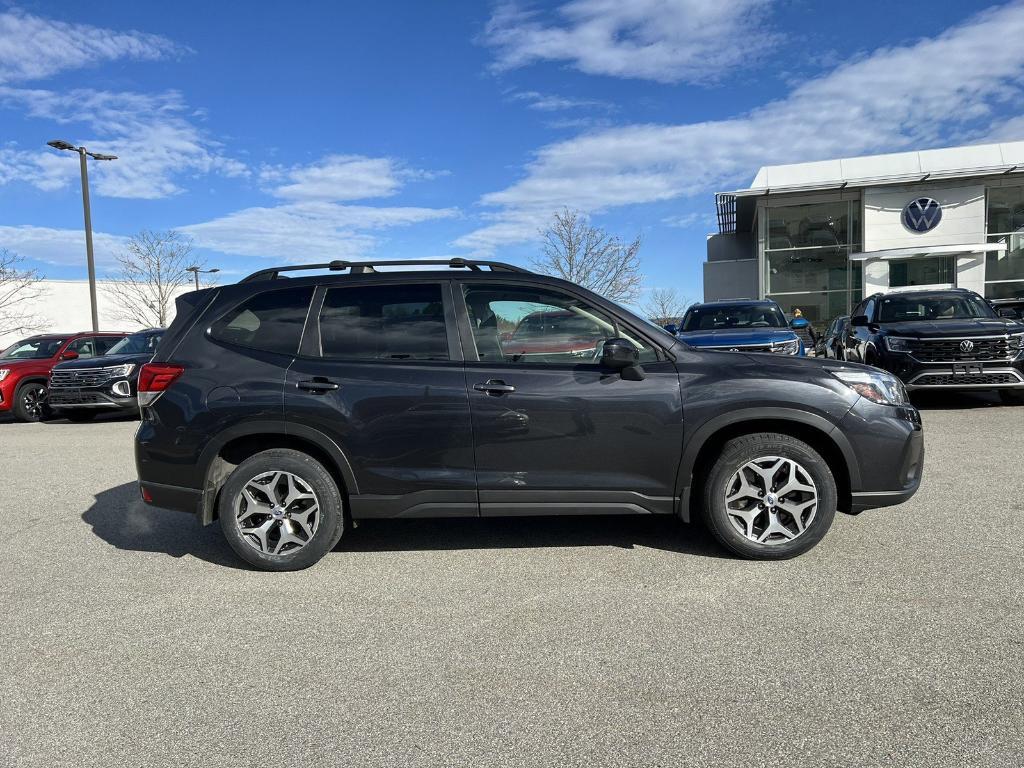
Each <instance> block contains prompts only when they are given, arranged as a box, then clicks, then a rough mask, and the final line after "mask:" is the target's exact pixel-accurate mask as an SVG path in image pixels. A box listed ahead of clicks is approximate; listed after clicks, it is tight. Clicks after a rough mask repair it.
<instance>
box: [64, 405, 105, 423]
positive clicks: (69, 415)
mask: <svg viewBox="0 0 1024 768" xmlns="http://www.w3.org/2000/svg"><path fill="white" fill-rule="evenodd" d="M57 415H58V416H62V417H63V418H65V419H67V420H68V421H74V422H85V421H92V420H93V419H95V418H96V411H87V410H85V409H84V408H71V409H65V410H60V411H57Z"/></svg>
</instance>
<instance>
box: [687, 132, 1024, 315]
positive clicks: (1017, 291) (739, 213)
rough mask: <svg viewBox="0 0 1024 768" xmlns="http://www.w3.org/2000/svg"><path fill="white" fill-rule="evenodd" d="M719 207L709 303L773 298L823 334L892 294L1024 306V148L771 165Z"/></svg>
mask: <svg viewBox="0 0 1024 768" xmlns="http://www.w3.org/2000/svg"><path fill="white" fill-rule="evenodd" d="M716 201H717V205H718V215H719V233H718V234H716V235H712V236H710V237H709V238H708V260H707V262H706V263H705V265H704V294H705V300H708V301H710V300H714V299H721V298H740V297H757V298H763V297H769V298H772V299H774V300H776V301H777V302H779V304H780V305H781V306H782V309H783V310H784V311H786V312H792V311H793V310H794V309H797V308H799V309H801V310H802V311H803V313H804V315H806V316H807V317H808V318H809V319H810V320H811V321H812V322H814V323H815V324H816V325H824V324H827V323H828V322H829V321H830V320H831V319H832V318H834V317H836V316H838V315H843V314H849V312H850V310H851V308H852V307H853V306H855V305H856V304H858V303H859V302H860V300H861V299H862V298H863V297H864V296H867V295H870V294H872V293H876V292H880V291H881V292H884V291H887V290H890V289H896V288H906V287H941V288H948V287H961V288H969V289H971V290H974V291H977V292H978V293H979V294H981V295H983V296H985V297H987V298H990V299H997V298H1013V297H1024V142H1012V143H1004V144H988V145H979V146H970V147H954V148H949V149H938V150H927V151H921V152H904V153H899V154H890V155H875V156H869V157H856V158H847V159H842V160H829V161H824V162H815V163H803V164H798V165H782V166H768V167H764V168H761V170H760V171H759V172H758V174H757V176H756V177H755V179H754V181H753V183H752V184H751V186H750V188H749V189H744V190H737V191H735V192H729V193H722V194H719V195H717V200H716Z"/></svg>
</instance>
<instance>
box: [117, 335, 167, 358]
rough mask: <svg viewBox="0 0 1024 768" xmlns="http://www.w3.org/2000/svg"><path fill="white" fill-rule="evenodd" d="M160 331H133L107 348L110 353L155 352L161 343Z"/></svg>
mask: <svg viewBox="0 0 1024 768" xmlns="http://www.w3.org/2000/svg"><path fill="white" fill-rule="evenodd" d="M160 336H161V334H159V333H133V334H132V335H131V336H125V337H124V338H123V339H121V340H120V341H119V342H117V344H115V345H114V346H112V347H111V348H110V349H109V350H107V354H108V355H143V354H150V355H151V354H153V353H154V352H155V351H156V345H157V344H159V343H160Z"/></svg>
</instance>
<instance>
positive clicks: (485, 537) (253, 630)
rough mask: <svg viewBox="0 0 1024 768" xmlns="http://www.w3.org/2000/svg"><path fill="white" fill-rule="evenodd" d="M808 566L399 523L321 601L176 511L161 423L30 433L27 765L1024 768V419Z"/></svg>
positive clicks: (1005, 418)
mask: <svg viewBox="0 0 1024 768" xmlns="http://www.w3.org/2000/svg"><path fill="white" fill-rule="evenodd" d="M995 403H996V401H994V400H989V399H986V398H984V397H981V396H977V397H961V398H956V399H952V398H951V399H944V400H941V401H933V402H930V403H925V404H924V405H925V406H926V410H925V413H924V416H925V424H926V440H927V452H928V455H927V465H926V476H925V481H924V484H923V486H922V488H921V490H920V492H919V493H918V494H917V496H916V497H915V498H914V499H913V500H912V501H911V502H910V503H908V504H906V505H904V506H902V507H897V508H892V509H888V510H877V511H874V512H867V513H864V514H863V515H860V516H859V517H850V516H846V515H840V516H838V517H837V519H836V522H835V525H834V526H833V528H832V531H831V533H830V534H829V536H828V537H827V538H826V539H825V541H824V542H823V543H822V544H821V545H820V546H818V548H817V549H815V550H813V551H812V552H810V553H809V554H808V555H805V556H804V557H802V558H800V559H797V560H794V561H789V562H783V563H753V562H745V561H741V560H736V559H732V558H730V557H727V556H725V555H724V553H723V552H722V551H720V550H719V549H718V548H717V547H716V546H715V545H714V544H713V542H711V541H710V539H709V538H708V537H706V536H705V535H703V534H702V533H701V532H700V531H699V530H696V529H684V528H682V527H681V526H679V525H678V524H676V523H674V522H673V521H671V520H658V519H601V518H595V519H580V518H570V519H563V520H546V519H544V520H537V519H534V520H489V521H481V520H462V521H459V520H449V521H408V522H378V523H374V524H363V525H362V526H360V528H359V529H358V530H356V531H354V532H350V534H349V535H347V536H346V538H344V539H343V540H342V542H341V544H340V545H339V546H338V548H337V550H336V551H335V552H334V553H332V554H330V555H328V557H327V558H325V560H324V561H323V562H322V563H321V564H320V565H318V566H316V567H314V568H313V569H311V570H308V571H305V572H301V573H293V574H269V573H258V572H254V571H250V570H246V569H244V568H242V567H240V564H239V562H238V561H237V560H236V559H235V558H234V557H233V555H232V553H231V552H230V550H229V549H228V547H227V545H226V544H225V543H224V542H223V541H222V539H221V536H220V532H219V530H218V529H217V528H216V527H211V528H205V529H204V528H201V527H199V525H198V524H197V523H196V522H195V521H193V520H192V519H191V518H189V517H188V516H186V515H182V514H180V513H174V512H162V511H157V510H151V509H148V508H146V507H145V506H144V505H142V503H141V502H140V501H138V500H137V498H136V490H135V486H134V484H133V480H134V469H133V465H132V458H131V456H132V454H131V445H132V435H133V433H134V431H135V428H136V423H135V422H133V421H103V422H98V423H93V424H68V423H64V422H51V423H44V424H30V425H21V424H10V423H6V424H0V446H2V447H3V457H4V458H3V471H2V476H3V484H2V485H3V495H2V496H0V521H2V523H3V530H4V532H5V534H6V540H7V544H6V546H5V547H4V550H5V551H4V554H3V557H2V559H0V575H2V580H0V615H2V616H3V617H4V619H3V671H2V672H0V764H2V765H14V766H56V765H68V766H79V767H81V766H111V765H145V766H155V765H203V766H221V765H224V766H228V765H233V766H234V765H246V766H250V765H252V766H255V765H304V766H312V765H344V766H357V765H402V766H413V765H486V766H499V765H521V766H540V765H552V766H556V765H557V766H574V765H579V766H593V765H637V766H639V765H665V766H689V765H693V766H697V765H715V766H743V767H744V768H750V767H751V766H761V765H765V766H768V765H771V766H780V765H785V766H815V767H820V766H875V765H878V766H881V765H900V766H951V765H957V766H999V767H1000V768H1004V767H1005V766H1013V765H1021V764H1024V589H1022V588H1024V577H1022V565H1024V557H1022V551H1024V471H1022V469H1024V463H1022V461H1021V445H1022V443H1021V435H1022V434H1024V407H999V406H998V405H996V404H995Z"/></svg>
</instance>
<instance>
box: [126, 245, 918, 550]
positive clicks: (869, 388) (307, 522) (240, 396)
mask: <svg viewBox="0 0 1024 768" xmlns="http://www.w3.org/2000/svg"><path fill="white" fill-rule="evenodd" d="M425 264H426V265H434V266H443V267H448V268H450V269H445V270H438V269H434V270H433V271H426V270H423V269H420V270H417V271H410V270H402V271H391V272H388V271H384V272H380V271H376V270H375V267H379V266H384V265H389V266H392V267H399V268H400V267H401V266H402V265H416V266H418V267H422V266H423V265H425ZM313 270H319V271H320V272H321V274H316V275H312V276H308V275H307V276H304V277H295V278H291V279H285V276H284V275H283V274H282V273H283V272H285V271H289V272H293V273H294V272H296V271H307V272H308V271H313ZM325 270H330V271H332V272H334V273H335V274H322V273H323V272H324V271H325ZM566 313H571V314H572V315H573V316H574V317H575V318H576V320H575V321H574V322H573V324H572V325H573V328H572V333H566V332H565V328H564V326H565V323H564V318H565V316H566ZM544 315H550V316H551V317H553V318H555V319H557V320H558V321H559V322H552V323H546V322H542V321H541V320H539V319H538V318H541V319H542V318H543V316H544ZM524 321H526V322H527V323H528V324H529V326H530V333H528V334H526V333H517V332H516V331H517V329H518V328H519V327H520V326H521V325H522V324H523V323H524ZM548 326H550V327H551V329H552V330H551V333H550V334H549V335H547V336H545V332H544V329H545V328H546V327H548ZM139 400H140V403H141V405H142V406H143V407H142V412H143V421H142V424H141V426H140V427H139V431H138V434H137V436H136V459H137V465H138V472H139V478H140V491H141V494H142V497H143V499H144V500H145V501H146V502H148V503H150V504H153V505H156V506H161V507H170V508H174V509H179V510H183V511H188V512H192V513H195V514H196V515H197V516H198V518H199V519H200V521H202V523H204V524H207V523H210V522H212V521H213V520H214V519H215V518H219V520H220V526H221V529H222V530H223V532H224V535H225V536H226V537H227V540H228V542H229V543H230V545H231V547H232V548H233V549H234V550H235V552H236V553H238V555H240V556H241V557H242V558H243V559H244V560H246V561H248V562H249V563H251V564H252V565H255V566H257V567H259V568H264V569H268V570H294V569H298V568H303V567H306V566H309V565H311V564H312V563H314V562H316V561H317V560H319V559H320V558H321V557H322V556H323V555H324V554H325V553H326V552H328V551H329V550H330V549H331V548H332V547H334V545H335V543H336V542H337V541H338V539H339V538H340V537H341V535H342V531H343V530H345V529H346V528H348V527H350V526H351V525H352V524H353V521H357V520H359V519H364V518H381V517H458V516H466V517H478V516H483V517H488V516H498V515H514V516H515V515H518V516H524V515H578V514H664V515H678V516H679V517H681V518H682V519H683V520H689V519H690V518H691V515H693V514H694V513H696V514H698V515H700V516H701V517H702V518H703V519H704V521H705V522H706V523H707V524H708V526H709V527H710V529H711V531H712V532H713V533H714V535H715V536H716V537H717V538H718V540H719V541H721V542H722V544H724V545H725V546H726V547H728V548H729V549H731V550H732V551H733V552H736V553H738V554H740V555H742V556H746V557H752V558H764V559H781V558H786V557H792V556H794V555H797V554H800V553H802V552H804V551H806V550H808V549H810V548H811V547H813V546H814V545H815V544H816V543H817V542H818V541H819V540H820V539H821V538H822V537H823V536H824V535H825V532H826V531H827V530H828V528H829V526H830V525H831V523H832V518H833V515H834V513H835V511H836V509H837V508H838V509H841V510H847V511H852V512H857V511H860V510H863V509H868V508H871V507H881V506H886V505H891V504H898V503H901V502H903V501H906V500H907V499H908V498H910V497H911V496H912V495H913V494H914V492H915V491H916V490H917V487H918V484H919V483H920V480H921V472H922V467H923V458H924V456H923V439H922V431H921V421H920V417H919V415H918V412H917V410H916V409H915V408H914V407H913V406H911V405H909V404H908V402H907V398H906V392H905V391H904V388H903V385H902V384H900V382H899V381H898V380H897V379H896V378H895V377H893V376H891V375H890V374H888V373H885V372H882V371H877V370H874V369H871V368H867V367H864V366H859V365H844V364H840V363H837V362H835V361H818V360H806V359H803V358H800V357H795V356H789V355H772V354H758V353H752V354H747V353H729V352H713V351H701V350H697V349H693V348H691V347H689V346H687V345H686V344H685V343H683V342H681V341H680V340H678V339H676V338H674V337H673V336H671V335H670V334H668V333H665V332H664V331H663V330H662V329H660V328H658V327H656V326H654V325H652V324H650V323H647V322H645V321H644V320H641V319H640V318H639V317H637V316H635V315H633V314H630V313H629V312H628V311H626V310H624V309H623V308H622V307H620V306H618V305H616V304H614V303H612V302H609V301H607V300H605V299H603V298H601V297H600V296H597V295H595V294H593V293H591V292H589V291H586V290H584V289H582V288H580V287H579V286H576V285H573V284H572V283H568V282H565V281H563V280H558V279H555V278H552V277H547V276H543V275H536V274H531V273H529V272H526V271H524V270H521V269H519V268H516V267H512V266H508V265H504V264H500V263H497V262H481V261H467V260H462V259H454V260H451V261H398V262H394V261H391V262H375V263H373V264H366V263H363V264H351V263H348V262H340V261H339V262H332V263H330V264H317V265H306V266H296V267H287V268H284V267H282V268H275V269H270V270H265V271H262V272H258V273H256V274H254V275H252V276H250V277H248V278H246V279H245V280H243V281H242V282H241V283H238V284H236V285H230V286H223V287H216V288H209V289H206V290H203V291H197V292H193V293H188V294H185V295H184V296H182V297H181V298H179V299H178V301H177V316H176V318H175V320H174V323H173V324H172V325H171V327H170V328H169V329H168V330H167V333H166V334H165V335H164V338H163V341H161V343H160V346H159V348H158V349H157V352H156V355H155V356H154V358H153V362H151V363H149V364H148V365H145V366H144V367H143V369H142V372H141V374H140V380H139Z"/></svg>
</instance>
